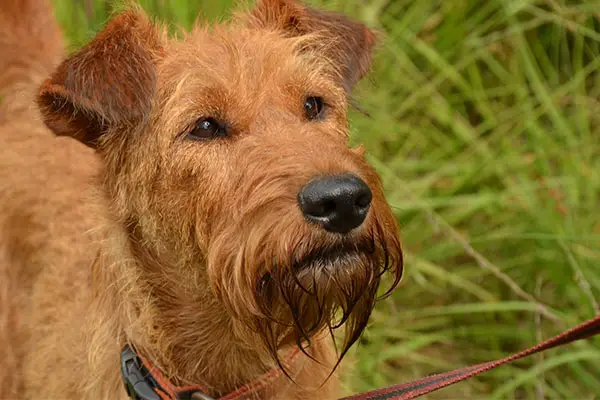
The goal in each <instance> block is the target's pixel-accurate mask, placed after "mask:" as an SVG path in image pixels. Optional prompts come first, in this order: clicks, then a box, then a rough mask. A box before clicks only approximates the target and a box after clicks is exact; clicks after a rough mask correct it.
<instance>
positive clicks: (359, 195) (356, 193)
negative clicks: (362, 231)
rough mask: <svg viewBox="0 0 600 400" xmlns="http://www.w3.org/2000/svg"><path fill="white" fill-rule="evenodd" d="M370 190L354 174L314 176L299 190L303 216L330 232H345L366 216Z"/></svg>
mask: <svg viewBox="0 0 600 400" xmlns="http://www.w3.org/2000/svg"><path fill="white" fill-rule="evenodd" d="M372 199H373V194H372V193H371V189H369V186H367V184H366V183H365V182H364V181H363V180H362V179H360V178H359V177H358V176H356V175H352V174H344V175H337V176H325V177H321V178H318V179H314V180H312V181H311V182H309V183H308V184H307V185H306V186H304V187H303V188H302V190H301V191H300V193H298V203H299V204H300V208H301V210H302V213H303V214H304V216H305V217H306V218H307V219H308V220H309V221H311V222H315V223H318V224H320V225H321V226H322V227H323V228H325V229H326V230H328V231H330V232H338V233H348V232H350V231H351V230H352V229H355V228H357V227H359V226H360V225H361V224H362V223H363V221H364V220H365V218H366V216H367V213H368V211H369V207H370V205H371V200H372Z"/></svg>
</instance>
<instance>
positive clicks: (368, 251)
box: [259, 243, 375, 289]
mask: <svg viewBox="0 0 600 400" xmlns="http://www.w3.org/2000/svg"><path fill="white" fill-rule="evenodd" d="M374 256H375V248H374V246H373V245H372V244H367V243H342V244H339V245H335V246H329V247H324V248H317V249H314V250H312V251H310V252H308V253H305V254H303V255H301V256H295V257H291V259H292V261H291V262H289V263H286V265H282V264H281V263H278V262H276V260H273V264H272V267H271V268H269V270H268V271H267V272H265V273H264V274H263V275H262V277H261V278H260V280H259V288H263V289H264V288H266V287H267V286H269V285H271V284H273V283H274V281H275V280H277V276H278V275H279V274H281V272H282V271H286V273H290V274H292V275H294V276H295V277H296V278H297V279H302V277H304V276H307V275H310V276H311V277H314V276H315V274H317V275H326V276H330V275H332V274H351V273H352V266H353V265H357V264H360V263H364V262H365V260H366V259H372V258H373V257H374ZM286 267H287V268H286Z"/></svg>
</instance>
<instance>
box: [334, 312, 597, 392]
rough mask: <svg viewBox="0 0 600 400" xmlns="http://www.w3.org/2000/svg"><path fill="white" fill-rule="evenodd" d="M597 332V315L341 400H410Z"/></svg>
mask: <svg viewBox="0 0 600 400" xmlns="http://www.w3.org/2000/svg"><path fill="white" fill-rule="evenodd" d="M599 333H600V315H598V316H596V317H595V318H592V319H590V320H588V321H586V322H584V323H582V324H580V325H578V326H576V327H575V328H572V329H569V330H568V331H565V332H563V333H561V334H560V335H557V336H555V337H553V338H551V339H548V340H546V341H544V342H542V343H540V344H538V345H536V346H534V347H531V348H529V349H527V350H523V351H521V352H520V353H516V354H513V355H511V356H508V357H506V358H502V359H499V360H496V361H488V362H485V363H482V364H477V365H473V366H471V367H466V368H461V369H457V370H454V371H450V372H446V373H443V374H437V375H431V376H428V377H426V378H423V379H418V380H416V381H412V382H408V383H402V384H399V385H394V386H390V387H387V388H383V389H377V390H372V391H370V392H366V393H362V394H358V395H354V396H349V397H344V398H342V399H340V400H409V399H415V398H417V397H421V396H423V395H426V394H428V393H431V392H434V391H436V390H439V389H442V388H444V387H446V386H449V385H452V384H455V383H458V382H461V381H464V380H466V379H469V378H471V377H473V376H475V375H479V374H481V373H483V372H486V371H489V370H490V369H493V368H496V367H499V366H500V365H503V364H506V363H509V362H511V361H515V360H518V359H520V358H523V357H527V356H530V355H532V354H535V353H539V352H541V351H544V350H548V349H551V348H553V347H557V346H562V345H564V344H567V343H571V342H575V341H577V340H581V339H586V338H589V337H592V336H594V335H597V334H599Z"/></svg>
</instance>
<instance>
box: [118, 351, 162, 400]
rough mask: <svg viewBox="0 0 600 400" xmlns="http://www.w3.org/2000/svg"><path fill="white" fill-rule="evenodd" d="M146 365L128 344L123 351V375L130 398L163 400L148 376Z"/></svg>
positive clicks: (135, 399) (136, 399)
mask: <svg viewBox="0 0 600 400" xmlns="http://www.w3.org/2000/svg"><path fill="white" fill-rule="evenodd" d="M144 370H145V368H144V366H143V364H142V362H141V360H140V359H139V357H138V356H137V354H136V353H135V351H134V350H133V348H132V347H131V346H129V345H126V346H125V347H124V348H123V350H122V351H121V376H122V378H123V383H124V384H125V390H126V391H127V394H128V395H129V397H130V398H132V399H134V400H161V398H160V396H159V395H158V394H157V393H156V392H155V391H154V387H156V386H154V387H153V386H152V385H151V383H150V382H149V380H148V379H147V377H148V372H147V371H146V373H144Z"/></svg>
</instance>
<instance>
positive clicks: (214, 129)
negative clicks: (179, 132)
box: [188, 117, 226, 139]
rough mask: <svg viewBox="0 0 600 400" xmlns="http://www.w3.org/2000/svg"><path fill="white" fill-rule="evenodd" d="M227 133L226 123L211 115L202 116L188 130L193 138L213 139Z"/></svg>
mask: <svg viewBox="0 0 600 400" xmlns="http://www.w3.org/2000/svg"><path fill="white" fill-rule="evenodd" d="M225 135H226V131H225V127H224V125H223V124H221V123H219V121H217V120H216V119H214V118H211V117H209V118H200V119H199V120H198V121H196V123H195V124H194V126H193V127H192V129H191V130H190V131H189V132H188V136H189V137H191V138H192V139H211V138H214V137H218V136H225Z"/></svg>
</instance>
